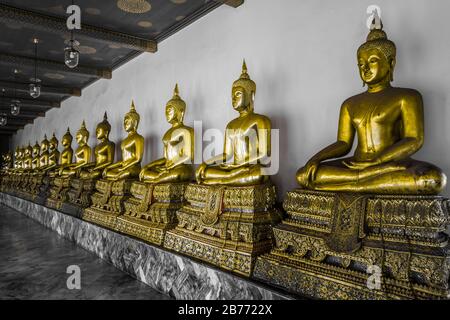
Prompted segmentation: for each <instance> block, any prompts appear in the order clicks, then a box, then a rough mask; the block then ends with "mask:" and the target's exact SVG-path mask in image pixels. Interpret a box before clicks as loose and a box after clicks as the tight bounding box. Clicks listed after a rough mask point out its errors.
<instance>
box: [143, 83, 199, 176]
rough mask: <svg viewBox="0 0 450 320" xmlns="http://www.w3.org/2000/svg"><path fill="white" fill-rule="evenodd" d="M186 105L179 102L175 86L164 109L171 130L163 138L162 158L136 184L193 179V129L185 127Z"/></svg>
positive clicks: (147, 169)
mask: <svg viewBox="0 0 450 320" xmlns="http://www.w3.org/2000/svg"><path fill="white" fill-rule="evenodd" d="M185 110H186V103H185V102H184V101H183V100H182V99H181V98H180V96H179V91H178V84H177V85H176V86H175V89H174V94H173V98H172V99H171V100H170V101H169V102H168V103H167V105H166V119H167V122H168V123H169V124H171V126H172V127H171V128H170V129H169V130H168V131H167V132H166V133H165V134H164V137H163V139H162V140H163V144H164V157H163V158H161V159H158V160H155V161H153V162H151V163H149V164H148V165H146V166H145V167H144V168H143V169H142V170H141V173H140V174H139V180H140V181H142V182H146V183H168V182H186V181H190V180H191V179H192V177H193V171H192V163H193V162H194V129H193V128H191V127H188V126H186V125H184V123H183V119H184V113H185Z"/></svg>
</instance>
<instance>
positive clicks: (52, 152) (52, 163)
mask: <svg viewBox="0 0 450 320" xmlns="http://www.w3.org/2000/svg"><path fill="white" fill-rule="evenodd" d="M58 145H59V141H58V139H57V138H56V136H55V133H53V136H52V138H51V139H50V141H49V146H48V165H47V166H46V167H45V168H44V170H45V172H47V171H48V170H52V169H54V168H55V167H56V166H58V164H59V158H60V152H59V150H58Z"/></svg>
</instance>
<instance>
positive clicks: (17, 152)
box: [14, 146, 19, 159]
mask: <svg viewBox="0 0 450 320" xmlns="http://www.w3.org/2000/svg"><path fill="white" fill-rule="evenodd" d="M18 156H19V146H17V147H16V150H15V151H14V159H17V157H18Z"/></svg>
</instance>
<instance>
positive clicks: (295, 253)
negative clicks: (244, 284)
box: [254, 189, 450, 299]
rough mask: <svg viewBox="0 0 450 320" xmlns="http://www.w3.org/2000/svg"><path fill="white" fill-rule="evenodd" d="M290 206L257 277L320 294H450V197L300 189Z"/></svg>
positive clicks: (351, 296) (378, 296) (383, 296)
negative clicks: (273, 245)
mask: <svg viewBox="0 0 450 320" xmlns="http://www.w3.org/2000/svg"><path fill="white" fill-rule="evenodd" d="M284 208H285V210H286V211H287V212H288V217H287V218H286V219H284V220H283V223H281V224H280V225H278V226H276V227H275V228H274V230H273V232H274V235H275V242H276V245H275V248H274V249H273V250H272V251H271V252H270V253H269V254H266V255H263V256H261V257H259V258H258V260H257V262H256V266H255V272H254V277H255V278H257V279H259V280H263V281H265V282H268V283H270V284H273V285H277V286H281V287H283V288H285V289H287V290H289V291H292V292H295V293H300V294H302V295H307V296H310V297H314V298H320V299H409V298H418V299H422V298H432V299H438V298H447V297H448V294H449V293H450V292H449V288H448V280H449V253H448V249H449V246H448V235H447V234H446V233H445V230H446V229H447V226H448V224H449V213H448V212H449V202H448V200H447V199H445V198H442V197H439V196H398V195H393V196H389V195H363V194H349V193H333V192H320V191H307V190H301V189H298V190H295V191H293V192H289V193H288V195H287V197H286V199H285V201H284ZM377 270H379V271H380V273H379V274H380V277H377ZM377 278H378V279H379V280H380V282H379V286H378V288H377V286H376V285H374V284H376V279H377ZM371 288H372V289H371Z"/></svg>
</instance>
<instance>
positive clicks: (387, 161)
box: [297, 27, 446, 194]
mask: <svg viewBox="0 0 450 320" xmlns="http://www.w3.org/2000/svg"><path fill="white" fill-rule="evenodd" d="M357 58H358V68H359V74H360V76H361V79H362V81H363V83H364V85H367V91H366V92H363V93H361V94H358V95H356V96H353V97H350V98H348V99H347V100H346V101H344V103H343V104H342V107H341V112H340V116H339V129H338V134H337V141H336V142H335V143H333V144H332V145H330V146H328V147H326V148H324V149H323V150H321V151H320V152H319V153H317V154H316V155H315V156H314V157H312V158H311V160H309V161H308V163H307V164H306V166H305V167H303V168H301V169H300V170H299V171H298V172H297V181H298V183H299V184H300V185H301V186H302V187H304V188H307V189H313V190H329V191H347V192H365V193H384V194H438V193H439V192H440V191H442V189H443V188H444V187H445V184H446V176H445V175H444V174H443V173H442V171H441V170H440V169H439V168H437V167H436V166H434V165H432V164H429V163H426V162H422V161H418V160H414V159H412V158H411V156H412V155H413V154H414V153H416V152H417V151H418V150H419V149H420V148H421V147H422V145H423V142H424V114H423V101H422V96H421V95H420V93H419V92H417V91H416V90H413V89H405V88H397V87H392V86H391V81H393V78H394V67H395V62H396V47H395V44H394V43H393V42H392V41H390V40H388V38H387V36H386V33H385V32H384V31H383V30H382V28H381V27H380V28H374V29H373V30H371V31H370V33H369V36H368V37H367V41H366V42H365V43H364V44H362V45H361V46H360V47H359V49H358V57H357ZM355 135H356V136H357V139H358V144H357V147H356V151H355V154H354V155H353V156H352V157H349V158H344V159H339V160H332V161H326V160H329V159H333V158H338V157H342V156H344V155H346V154H348V153H349V152H350V150H351V149H352V146H353V140H354V138H355Z"/></svg>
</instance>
